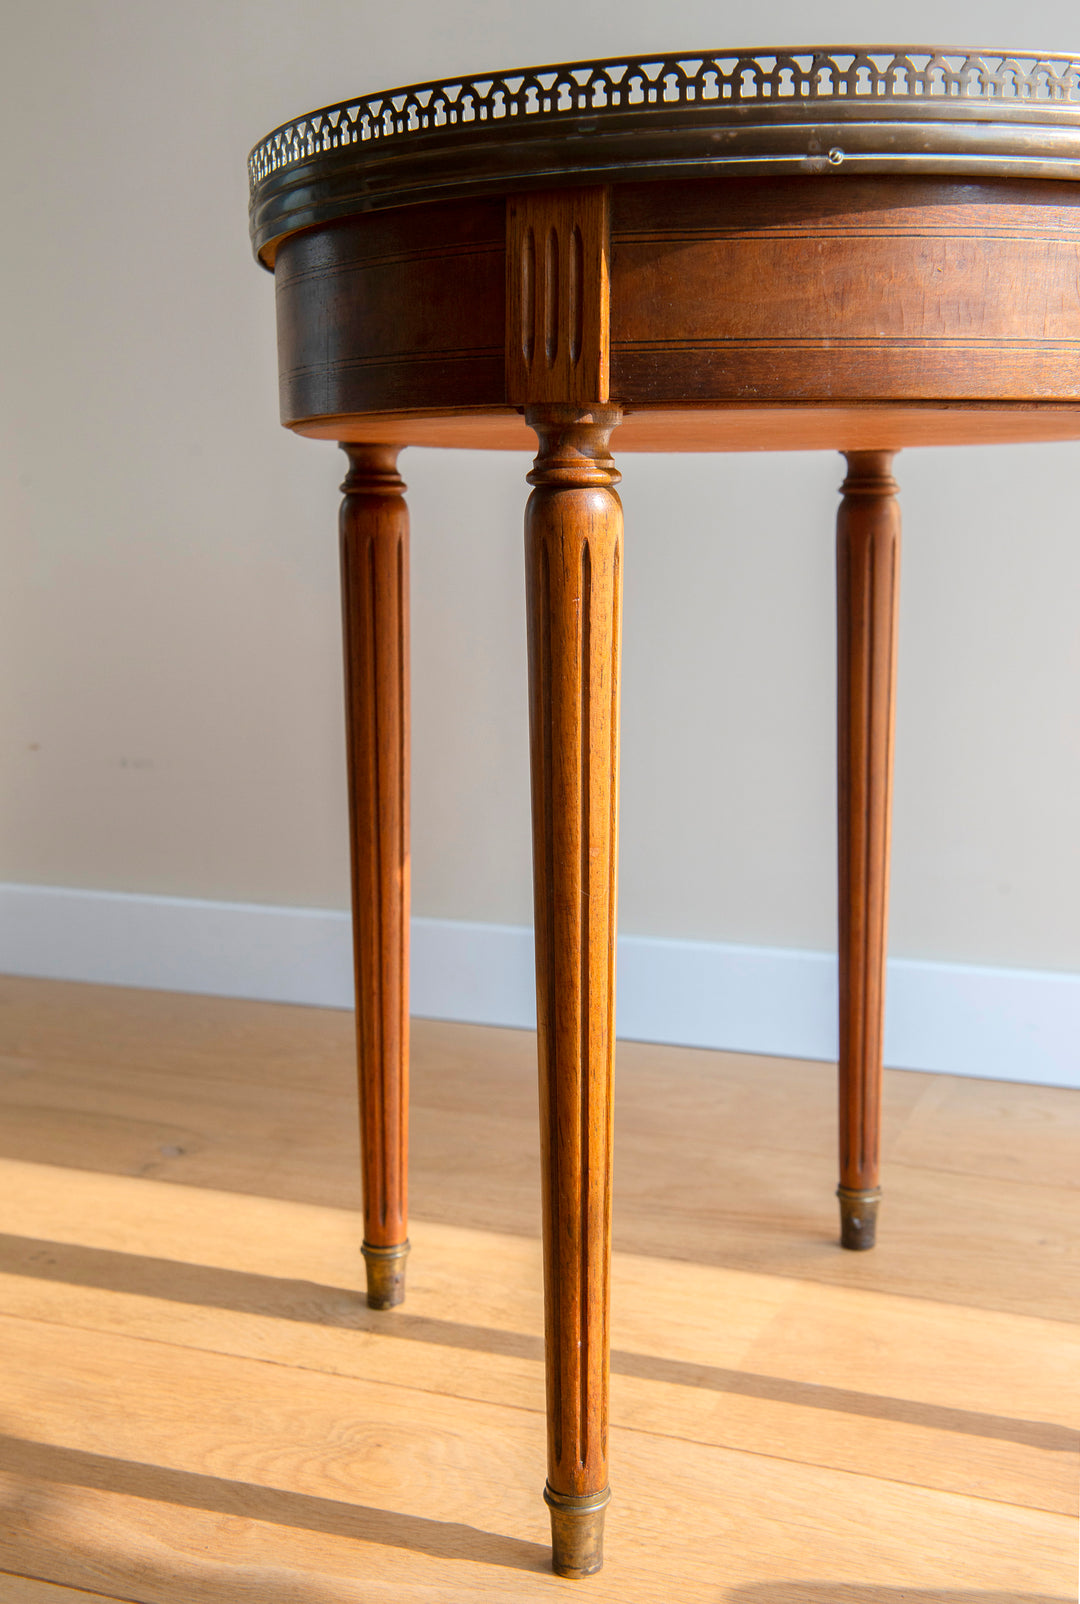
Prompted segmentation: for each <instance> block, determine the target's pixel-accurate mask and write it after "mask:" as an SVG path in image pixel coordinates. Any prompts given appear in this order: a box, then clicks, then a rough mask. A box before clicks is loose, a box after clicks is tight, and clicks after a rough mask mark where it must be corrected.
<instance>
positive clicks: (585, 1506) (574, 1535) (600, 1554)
mask: <svg viewBox="0 0 1080 1604" xmlns="http://www.w3.org/2000/svg"><path fill="white" fill-rule="evenodd" d="M544 1502H545V1503H546V1504H547V1506H548V1508H549V1510H550V1511H551V1568H552V1570H553V1571H554V1572H555V1574H556V1576H569V1577H572V1578H575V1579H576V1578H578V1577H581V1576H592V1575H594V1574H595V1572H596V1571H598V1570H599V1569H600V1568H601V1566H602V1565H603V1563H604V1511H605V1509H606V1508H607V1506H608V1504H609V1503H610V1502H611V1488H610V1487H605V1488H604V1490H603V1492H602V1493H582V1494H580V1495H577V1494H574V1493H557V1492H556V1491H555V1490H554V1488H553V1487H551V1486H550V1485H548V1486H546V1487H545V1488H544Z"/></svg>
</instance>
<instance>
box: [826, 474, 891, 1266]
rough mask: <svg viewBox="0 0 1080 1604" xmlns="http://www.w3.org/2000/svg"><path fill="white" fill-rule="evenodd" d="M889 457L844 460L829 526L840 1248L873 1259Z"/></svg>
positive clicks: (887, 767)
mask: <svg viewBox="0 0 1080 1604" xmlns="http://www.w3.org/2000/svg"><path fill="white" fill-rule="evenodd" d="M893 455H894V453H893V452H891V451H849V452H847V453H846V456H847V464H848V472H847V478H846V479H845V480H844V483H843V485H842V486H841V494H842V496H843V501H842V502H841V504H840V512H839V516H838V518H837V524H836V592H837V637H838V654H837V656H838V662H837V692H838V696H837V704H838V727H837V733H838V742H837V755H838V780H839V808H838V813H839V825H840V832H839V833H840V841H839V847H840V854H839V857H840V1186H839V1188H838V1192H837V1195H838V1196H839V1199H840V1233H841V1234H840V1240H841V1243H842V1245H843V1246H844V1247H846V1248H872V1247H873V1245H874V1235H875V1229H876V1225H877V1211H878V1203H879V1201H880V1198H881V1189H880V1185H879V1181H880V1169H879V1166H880V1150H881V1054H882V1044H883V1037H884V1027H885V941H886V925H887V920H888V894H889V829H890V815H891V803H892V754H893V719H894V706H895V688H896V609H897V600H898V596H899V570H900V508H899V504H898V503H897V500H896V492H897V485H896V481H895V480H894V479H893V477H892V474H891V473H890V471H889V470H890V467H891V464H892V459H893Z"/></svg>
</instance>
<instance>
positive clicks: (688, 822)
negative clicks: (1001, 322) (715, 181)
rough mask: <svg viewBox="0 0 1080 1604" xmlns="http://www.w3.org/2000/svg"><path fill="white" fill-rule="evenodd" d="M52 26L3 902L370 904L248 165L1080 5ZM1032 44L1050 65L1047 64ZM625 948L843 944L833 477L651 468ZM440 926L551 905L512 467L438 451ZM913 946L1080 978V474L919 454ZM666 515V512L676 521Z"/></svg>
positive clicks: (311, 5) (462, 3)
mask: <svg viewBox="0 0 1080 1604" xmlns="http://www.w3.org/2000/svg"><path fill="white" fill-rule="evenodd" d="M1015 18H1016V8H1015V6H1014V5H1006V4H1004V3H1002V0H989V3H982V4H978V5H976V4H975V3H974V0H965V3H964V4H955V3H954V4H949V3H947V0H946V3H943V4H933V5H931V4H928V3H925V0H918V3H910V4H906V5H905V6H904V7H903V8H895V9H894V8H887V7H883V6H875V5H867V4H866V3H861V4H856V3H854V0H852V3H847V0H822V3H821V4H819V5H818V6H817V7H816V8H814V9H813V11H812V12H810V13H808V12H807V10H806V8H805V7H804V6H801V5H800V6H796V5H795V4H793V3H790V0H783V3H782V4H780V3H778V4H772V5H765V6H763V7H759V8H758V9H757V10H756V11H755V12H753V13H751V11H750V10H749V9H748V8H746V7H744V6H740V7H738V8H736V7H735V6H733V5H724V4H717V3H716V0H683V3H682V4H681V5H680V6H679V7H678V8H657V7H656V6H655V5H654V4H653V3H652V0H649V3H645V0H620V3H619V4H597V3H592V4H590V3H588V0H577V3H570V0H548V3H547V4H545V6H544V7H542V8H540V7H527V6H525V5H522V4H519V3H517V0H514V3H509V0H507V3H502V4H499V3H494V0H486V3H482V0H473V3H469V0H442V3H439V0H423V3H420V0H412V3H410V0H404V3H399V4H397V5H396V6H393V7H390V6H387V5H386V4H385V0H379V3H377V4H376V3H373V0H306V3H305V4H303V5H298V4H296V3H295V0H293V3H291V4H284V3H281V0H265V3H258V4H256V3H252V0H234V3H230V0H214V3H207V0H194V3H191V0H189V3H187V4H185V5H183V6H176V5H174V4H171V3H170V4H165V3H164V0H140V3H137V4H132V3H125V0H78V3H76V0H70V3H68V4H59V3H56V0H38V3H37V4H36V5H34V6H21V7H13V8H10V10H9V14H8V16H7V18H6V20H5V24H4V50H3V55H2V58H0V126H2V133H3V149H4V152H5V158H4V162H3V167H2V172H3V177H2V178H0V186H2V190H3V193H2V196H0V206H2V210H0V217H2V218H3V223H4V249H3V251H2V253H0V280H2V283H0V296H2V304H3V306H4V308H5V316H4V320H3V323H2V325H0V374H2V378H3V382H2V387H0V408H2V412H0V530H2V535H3V543H4V551H3V556H2V559H0V560H2V564H3V573H4V583H3V586H2V587H0V596H2V600H0V654H2V658H3V661H2V662H0V719H2V732H3V733H2V747H0V879H3V880H7V881H14V882H19V883H24V884H31V885H35V884H36V885H52V886H66V887H74V888H83V889H101V890H108V891H126V892H141V893H149V894H165V895H172V896H179V897H202V898H210V899H225V900H229V899H232V900H241V901H249V902H253V903H268V904H278V905H282V904H284V905H295V906H299V907H317V908H340V907H344V906H345V905H346V902H347V885H346V872H345V812H344V782H343V762H342V749H341V732H340V699H341V692H340V669H339V662H338V603H337V591H336V546H335V519H336V506H337V500H338V497H337V489H336V487H337V483H338V480H339V478H340V468H341V464H340V461H339V453H337V452H336V451H335V450H334V448H332V447H329V446H326V447H324V446H320V445H315V444H312V443H309V442H306V441H300V440H295V439H293V438H291V437H290V436H288V435H286V434H285V433H283V432H282V431H281V430H280V429H279V428H278V426H277V422H276V396H275V378H274V353H273V316H272V284H271V281H270V279H269V277H268V276H267V275H265V274H264V273H262V272H261V271H260V270H259V269H257V268H256V267H255V266H254V264H253V262H252V260H251V257H250V255H249V252H248V246H247V241H246V217H245V209H246V182H245V172H244V158H245V156H246V152H247V149H248V147H249V146H250V145H251V144H253V143H254V142H255V140H256V139H257V138H258V137H259V136H260V135H261V134H263V133H264V132H266V131H267V130H268V129H269V128H270V127H271V126H273V125H274V124H275V123H277V122H279V121H281V120H283V119H285V118H286V117H288V116H290V115H293V114H295V113H297V112H299V111H301V110H304V109H306V108H308V107H310V106H315V105H319V104H324V103H327V102H329V101H333V100H335V99H337V98H342V97H344V96H346V95H348V94H349V93H352V92H354V91H356V90H359V89H364V88H368V89H374V88H378V87H382V86H385V85H389V84H393V83H399V82H408V81H413V80H417V79H423V78H425V77H428V76H434V75H437V74H446V73H452V72H456V71H467V70H480V69H482V68H484V67H491V66H506V65H509V64H512V63H515V62H532V61H537V62H539V61H547V60H559V59H565V58H566V57H567V56H570V57H575V56H587V55H590V54H594V55H610V54H614V53H616V52H620V51H627V52H633V51H645V50H649V49H656V48H666V49H672V48H685V49H688V50H689V49H692V48H694V47H695V46H698V47H700V46H701V45H702V44H707V45H717V44H720V43H724V44H731V43H736V44H739V43H741V44H750V45H753V44H763V45H767V44H769V43H774V44H776V43H805V42H806V40H807V36H808V35H811V34H812V35H814V37H815V38H816V39H818V40H821V41H823V42H829V41H844V40H849V41H850V40H859V39H866V38H868V37H869V38H873V37H879V38H880V37H884V38H893V37H896V36H904V37H906V38H909V39H926V38H930V39H939V40H943V41H944V42H949V43H955V42H957V41H959V42H960V43H964V42H967V41H970V42H973V43H976V44H977V43H985V42H986V41H987V40H989V41H990V42H991V43H993V42H995V41H997V42H1004V43H1012V44H1014V45H1025V46H1036V47H1038V48H1042V49H1050V50H1068V49H1070V48H1072V49H1074V50H1080V21H1077V20H1075V18H1076V13H1075V8H1074V5H1073V4H1072V3H1069V4H1065V3H1061V4H1041V5H1040V4H1038V3H1036V4H1034V5H1031V6H1028V7H1027V8H1026V10H1025V12H1024V15H1023V21H1022V23H1017V22H1016V20H1015ZM1018 35H1020V36H1021V37H1019V38H1018V37H1017V36H1018ZM621 466H622V468H623V471H624V484H623V492H624V501H625V506H626V515H627V547H626V551H627V559H626V617H625V679H624V700H623V709H624V747H623V836H622V841H623V851H622V875H621V915H622V925H623V928H624V930H626V931H628V932H631V933H636V934H639V935H645V936H658V937H660V936H668V937H687V938H692V939H697V940H704V941H720V942H741V943H750V944H757V945H763V946H780V947H789V948H807V949H821V950H825V949H828V948H829V947H831V946H832V945H833V940H834V937H833V930H834V921H835V892H834V889H833V877H834V862H835V847H834V802H833V761H834V738H833V729H832V723H833V710H832V701H833V644H832V627H833V623H832V607H833V601H832V539H833V519H834V513H835V500H836V497H835V490H836V485H837V483H838V481H839V478H840V466H841V465H840V462H839V459H836V458H833V457H831V456H829V455H791V456H785V457H753V456H748V457H726V458H712V459H708V458H698V457H685V458H676V457H667V458H665V457H639V458H630V457H628V458H625V459H624V460H623V461H622V462H621ZM403 467H404V472H405V476H406V478H407V479H408V480H409V483H410V486H411V505H412V510H413V537H414V548H413V552H414V554H413V576H414V578H413V585H414V592H413V605H414V696H415V751H414V773H415V779H414V835H415V839H414V854H415V856H414V894H415V906H416V910H417V912H418V913H419V914H421V915H425V916H429V917H433V918H439V919H451V920H468V921H491V922H496V923H500V922H501V923H509V924H517V925H521V924H525V923H527V922H528V921H529V918H530V887H529V873H530V868H529V851H528V825H527V811H528V802H527V795H528V793H527V783H526V743H525V720H524V702H525V688H524V648H523V603H522V578H521V535H520V526H521V509H522V506H523V503H524V498H525V487H524V483H523V475H524V473H525V471H526V468H527V462H526V461H525V460H524V459H517V458H515V457H508V456H501V455H494V454H493V455H492V456H490V457H480V456H473V455H469V454H464V453H441V454H440V453H436V452H426V453H425V452H420V451H410V452H409V453H407V455H406V457H405V459H404V460H403ZM898 474H899V477H900V480H901V483H902V486H903V494H904V513H905V521H906V530H907V535H906V541H907V544H906V551H905V558H904V563H905V568H904V578H903V586H904V590H903V609H902V631H901V668H900V686H899V723H898V735H897V756H896V788H897V789H896V816H895V842H894V896H893V916H892V948H893V951H894V952H895V953H897V954H899V955H901V956H903V957H906V958H910V959H917V960H927V959H929V960H951V961H956V962H961V963H982V964H993V965H1002V966H1007V967H1011V968H1019V969H1031V968H1034V969H1049V970H1058V971H1069V972H1075V971H1080V919H1078V918H1077V917H1076V916H1075V914H1074V912H1073V910H1074V908H1075V907H1077V906H1078V905H1080V853H1078V850H1077V846H1076V840H1077V832H1076V829H1075V818H1076V813H1077V807H1078V805H1080V741H1078V740H1077V733H1076V732H1077V725H1078V721H1080V631H1078V629H1077V621H1076V597H1077V595H1078V594H1080V541H1078V540H1077V538H1076V535H1077V527H1076V525H1077V518H1076V510H1075V509H1076V504H1077V486H1078V485H1080V447H1077V446H1070V445H1065V446H1046V447H1013V448H1009V449H1006V450H1001V451H999V450H990V449H980V450H970V451H955V450H943V451H940V452H933V451H912V452H909V453H906V454H905V455H904V456H902V457H901V458H900V459H899V462H898ZM672 506H674V507H677V508H678V516H677V518H676V519H675V520H674V521H673V520H672V518H671V515H670V511H669V509H670V508H671V507H672Z"/></svg>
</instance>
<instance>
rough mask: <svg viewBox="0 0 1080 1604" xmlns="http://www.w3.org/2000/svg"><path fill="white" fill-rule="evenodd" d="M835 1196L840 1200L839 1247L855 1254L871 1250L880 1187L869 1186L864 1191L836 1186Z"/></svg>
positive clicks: (879, 1200) (879, 1198)
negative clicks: (850, 1249)
mask: <svg viewBox="0 0 1080 1604" xmlns="http://www.w3.org/2000/svg"><path fill="white" fill-rule="evenodd" d="M836 1195H837V1197H838V1198H839V1199H840V1246H841V1247H842V1248H852V1249H854V1250H855V1252H859V1251H861V1250H862V1249H864V1248H872V1247H873V1245H874V1236H875V1233H876V1231H877V1213H878V1204H879V1203H880V1202H881V1188H880V1186H870V1187H867V1188H866V1189H865V1191H857V1190H856V1189H855V1188H854V1187H850V1186H838V1187H837V1188H836Z"/></svg>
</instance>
